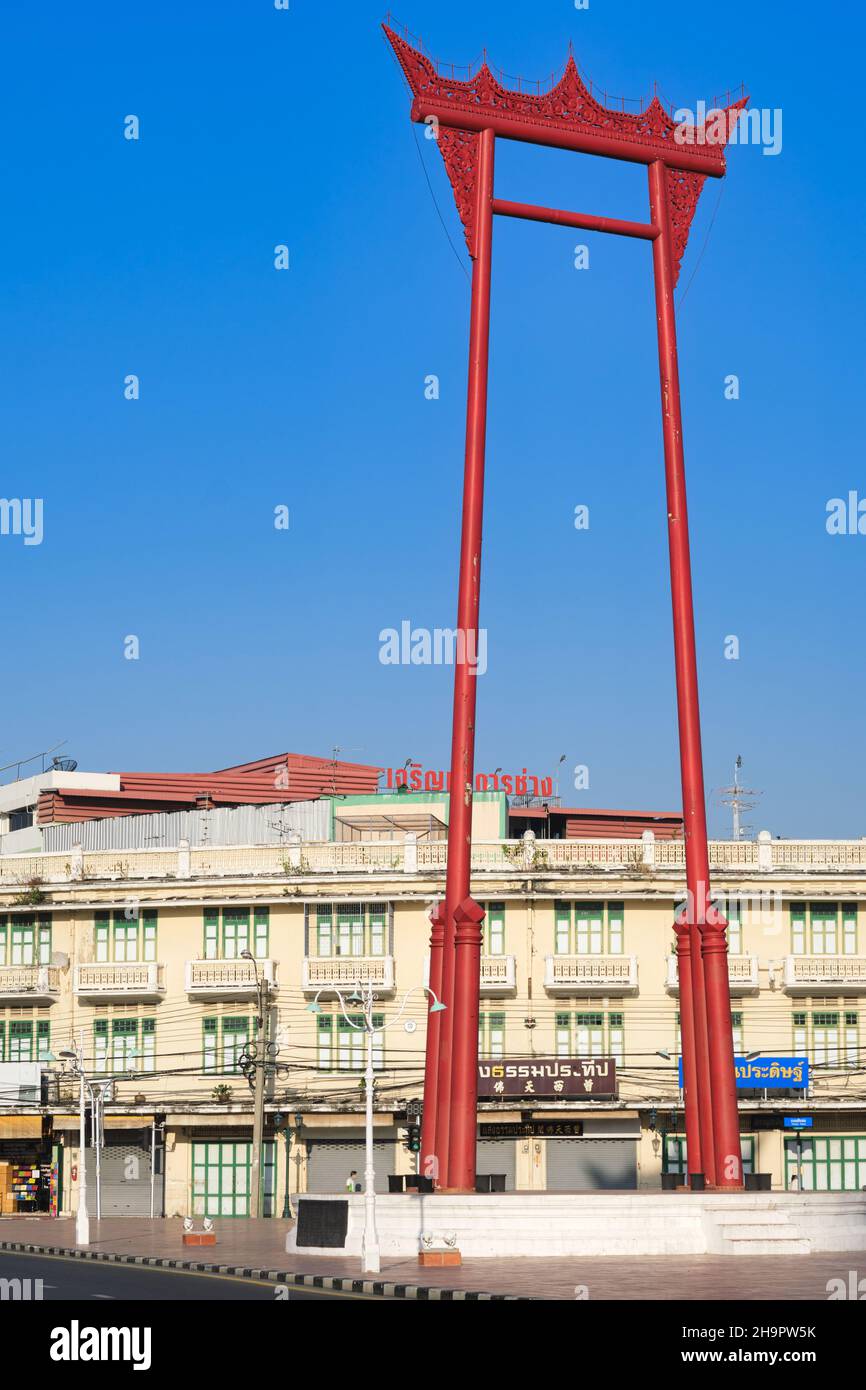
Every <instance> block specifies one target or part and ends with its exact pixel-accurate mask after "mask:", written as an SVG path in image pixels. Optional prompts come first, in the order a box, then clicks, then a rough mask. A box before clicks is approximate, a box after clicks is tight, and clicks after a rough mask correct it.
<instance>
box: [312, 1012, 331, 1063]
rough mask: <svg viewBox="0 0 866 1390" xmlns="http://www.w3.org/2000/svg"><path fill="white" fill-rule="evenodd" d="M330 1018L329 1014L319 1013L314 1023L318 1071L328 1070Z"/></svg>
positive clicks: (329, 1060) (329, 1061)
mask: <svg viewBox="0 0 866 1390" xmlns="http://www.w3.org/2000/svg"><path fill="white" fill-rule="evenodd" d="M332 1022H333V1020H332V1018H331V1015H330V1014H319V1016H318V1019H317V1024H316V1065H317V1066H318V1068H319V1070H320V1071H330V1070H331V1066H332V1061H331V1038H332V1031H333V1030H332Z"/></svg>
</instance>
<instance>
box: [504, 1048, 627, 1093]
mask: <svg viewBox="0 0 866 1390" xmlns="http://www.w3.org/2000/svg"><path fill="white" fill-rule="evenodd" d="M478 1094H479V1096H484V1097H487V1096H558V1097H561V1098H566V1097H576V1096H580V1097H581V1098H582V1099H583V1100H586V1098H587V1097H592V1096H613V1095H616V1063H615V1061H614V1060H613V1058H612V1057H533V1058H531V1059H526V1058H522V1057H513V1058H512V1057H503V1058H502V1059H500V1060H497V1061H495V1062H479V1063H478Z"/></svg>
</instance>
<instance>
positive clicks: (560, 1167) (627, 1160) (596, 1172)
mask: <svg viewBox="0 0 866 1390" xmlns="http://www.w3.org/2000/svg"><path fill="white" fill-rule="evenodd" d="M636 1187H637V1143H636V1141H635V1140H634V1139H548V1140H547V1190H548V1192H600V1191H605V1190H613V1191H624V1190H629V1189H632V1188H636Z"/></svg>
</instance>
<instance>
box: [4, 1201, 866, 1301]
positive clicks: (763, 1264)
mask: <svg viewBox="0 0 866 1390" xmlns="http://www.w3.org/2000/svg"><path fill="white" fill-rule="evenodd" d="M288 1229H289V1223H288V1222H286V1221H281V1220H268V1221H242V1220H236V1221H223V1222H218V1223H217V1244H216V1246H215V1247H213V1248H210V1249H207V1248H206V1249H201V1250H195V1249H189V1250H185V1249H184V1247H183V1245H182V1244H181V1236H182V1234H183V1224H182V1221H181V1220H180V1218H166V1219H163V1220H154V1221H151V1220H149V1219H147V1218H144V1217H130V1218H122V1217H120V1218H118V1217H108V1218H106V1219H104V1220H102V1221H95V1220H91V1223H90V1235H91V1243H90V1247H89V1248H90V1249H91V1250H92V1251H105V1252H111V1253H116V1254H123V1255H133V1256H134V1255H150V1256H156V1257H164V1258H170V1259H188V1260H190V1261H194V1262H198V1261H200V1262H202V1263H208V1264H213V1265H241V1266H248V1267H250V1268H253V1269H256V1270H258V1269H269V1270H286V1271H291V1272H292V1273H295V1274H319V1275H335V1276H342V1277H343V1278H347V1277H348V1278H355V1279H357V1278H359V1277H360V1262H359V1261H358V1260H357V1259H346V1258H344V1257H339V1258H337V1257H335V1258H333V1259H331V1258H328V1259H323V1258H320V1257H318V1256H316V1257H313V1256H310V1255H306V1256H305V1255H298V1254H293V1255H291V1256H289V1255H287V1254H286V1250H285V1238H286V1232H287V1230H288ZM6 1242H21V1243H22V1244H26V1245H36V1246H40V1247H48V1246H54V1247H57V1246H61V1247H68V1248H74V1247H75V1221H74V1220H73V1219H72V1218H70V1217H61V1218H57V1219H52V1218H51V1217H19V1216H15V1217H2V1218H0V1245H2V1244H4V1243H6ZM852 1269H853V1270H858V1271H859V1277H863V1276H864V1275H866V1252H860V1253H859V1254H857V1253H854V1254H851V1253H843V1254H822V1255H801V1256H772V1255H759V1256H751V1257H746V1256H733V1255H728V1256H719V1255H684V1256H679V1255H668V1256H643V1257H637V1256H636V1257H635V1258H634V1259H632V1260H628V1259H624V1258H622V1257H616V1258H613V1259H602V1258H599V1257H598V1256H592V1257H587V1258H585V1259H580V1258H573V1259H544V1260H533V1259H515V1260H499V1259H487V1260H483V1259H473V1260H467V1261H466V1263H465V1264H464V1265H463V1266H462V1267H461V1268H460V1269H441V1270H435V1269H425V1270H421V1269H420V1268H419V1267H418V1264H417V1262H416V1261H415V1260H409V1259H385V1260H383V1261H382V1271H381V1274H380V1275H379V1276H378V1278H379V1279H380V1280H383V1281H387V1282H389V1283H397V1284H410V1285H422V1286H426V1287H428V1288H450V1289H472V1290H478V1291H484V1292H487V1293H492V1294H497V1293H498V1294H512V1295H514V1294H517V1295H521V1296H523V1297H525V1298H535V1299H550V1300H554V1299H557V1300H561V1299H574V1298H575V1297H581V1296H582V1297H587V1295H588V1297H589V1298H590V1300H593V1299H638V1300H643V1299H654V1300H662V1301H671V1302H677V1301H682V1300H690V1299H725V1300H728V1299H730V1300H740V1299H746V1300H752V1299H757V1300H773V1299H786V1300H787V1299H792V1300H800V1299H807V1300H821V1301H824V1300H826V1298H827V1281H828V1280H829V1279H836V1278H842V1279H844V1280H846V1282H847V1280H848V1274H849V1271H850V1270H852ZM367 1277H368V1278H369V1276H367ZM581 1286H583V1287H585V1288H586V1290H587V1293H585V1294H580V1293H579V1292H578V1290H579V1289H580V1288H581Z"/></svg>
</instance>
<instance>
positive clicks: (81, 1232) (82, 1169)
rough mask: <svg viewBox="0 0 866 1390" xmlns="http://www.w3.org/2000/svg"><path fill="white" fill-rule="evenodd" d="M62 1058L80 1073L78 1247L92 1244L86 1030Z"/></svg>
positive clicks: (76, 1233) (76, 1217)
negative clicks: (86, 1144)
mask: <svg viewBox="0 0 866 1390" xmlns="http://www.w3.org/2000/svg"><path fill="white" fill-rule="evenodd" d="M60 1056H61V1057H64V1058H66V1059H67V1060H70V1061H72V1062H73V1064H74V1070H76V1071H77V1072H78V1077H79V1081H80V1092H79V1116H78V1209H77V1211H76V1213H75V1243H76V1245H89V1244H90V1217H89V1216H88V1215H87V1160H86V1157H85V1154H86V1150H85V1147H84V1137H85V1136H84V1087H85V1084H86V1079H85V1075H84V1029H83V1028H82V1029H81V1032H80V1033H79V1035H78V1047H77V1048H76V1046H75V1043H74V1042H73V1044H72V1047H71V1048H65V1049H64V1050H63V1051H62V1052H61V1053H60Z"/></svg>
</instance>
